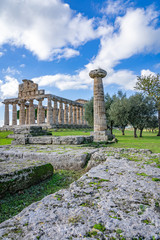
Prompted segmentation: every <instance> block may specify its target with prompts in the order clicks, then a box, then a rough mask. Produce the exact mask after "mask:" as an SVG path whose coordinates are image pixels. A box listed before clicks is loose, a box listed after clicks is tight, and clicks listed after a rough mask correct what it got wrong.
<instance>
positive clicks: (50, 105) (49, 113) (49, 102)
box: [47, 98, 53, 125]
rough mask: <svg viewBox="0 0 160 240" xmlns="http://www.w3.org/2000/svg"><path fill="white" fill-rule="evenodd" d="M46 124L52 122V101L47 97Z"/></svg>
mask: <svg viewBox="0 0 160 240" xmlns="http://www.w3.org/2000/svg"><path fill="white" fill-rule="evenodd" d="M47 124H49V125H50V124H53V112H52V102H51V99H50V98H48V105H47Z"/></svg>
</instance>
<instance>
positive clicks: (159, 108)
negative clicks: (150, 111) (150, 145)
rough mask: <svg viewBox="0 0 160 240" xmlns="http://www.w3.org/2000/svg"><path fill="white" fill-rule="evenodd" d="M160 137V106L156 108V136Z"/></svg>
mask: <svg viewBox="0 0 160 240" xmlns="http://www.w3.org/2000/svg"><path fill="white" fill-rule="evenodd" d="M157 136H160V106H159V107H158V134H157Z"/></svg>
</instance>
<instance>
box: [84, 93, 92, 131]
mask: <svg viewBox="0 0 160 240" xmlns="http://www.w3.org/2000/svg"><path fill="white" fill-rule="evenodd" d="M85 119H86V120H87V122H88V123H89V125H90V126H93V122H94V120H93V97H92V98H91V100H90V101H88V102H87V103H86V104H85Z"/></svg>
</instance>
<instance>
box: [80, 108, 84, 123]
mask: <svg viewBox="0 0 160 240" xmlns="http://www.w3.org/2000/svg"><path fill="white" fill-rule="evenodd" d="M80 124H81V125H83V107H80Z"/></svg>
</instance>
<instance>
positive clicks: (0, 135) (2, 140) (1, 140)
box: [0, 131, 13, 145]
mask: <svg viewBox="0 0 160 240" xmlns="http://www.w3.org/2000/svg"><path fill="white" fill-rule="evenodd" d="M12 133H13V132H11V131H0V145H8V144H11V142H12V140H13V139H11V138H7V136H8V135H9V134H12Z"/></svg>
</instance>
